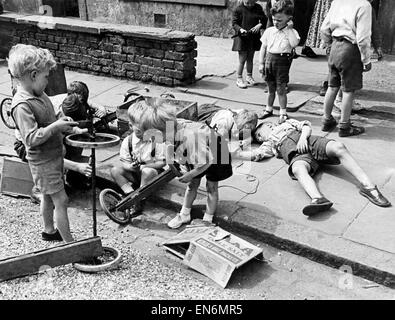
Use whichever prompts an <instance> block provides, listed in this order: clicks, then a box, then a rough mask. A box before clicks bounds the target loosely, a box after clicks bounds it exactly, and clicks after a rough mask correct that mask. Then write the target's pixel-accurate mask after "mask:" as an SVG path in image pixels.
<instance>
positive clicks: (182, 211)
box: [180, 206, 191, 216]
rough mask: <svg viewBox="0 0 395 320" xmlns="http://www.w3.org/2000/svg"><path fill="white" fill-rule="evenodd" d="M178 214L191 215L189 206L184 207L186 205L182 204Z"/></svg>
mask: <svg viewBox="0 0 395 320" xmlns="http://www.w3.org/2000/svg"><path fill="white" fill-rule="evenodd" d="M180 214H182V215H183V216H190V215H191V208H186V207H184V206H182V208H181V210H180Z"/></svg>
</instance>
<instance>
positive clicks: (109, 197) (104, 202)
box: [99, 189, 130, 225]
mask: <svg viewBox="0 0 395 320" xmlns="http://www.w3.org/2000/svg"><path fill="white" fill-rule="evenodd" d="M99 200H100V205H101V207H102V208H103V210H104V212H105V214H106V215H107V216H108V217H109V218H110V219H111V220H112V221H114V222H116V223H119V224H121V225H125V224H128V223H129V221H130V210H129V209H126V210H125V211H118V210H116V209H115V206H116V205H117V204H118V203H119V202H120V201H121V200H122V197H121V196H120V195H119V194H118V193H117V192H115V191H114V190H112V189H104V190H103V191H102V192H100V195H99Z"/></svg>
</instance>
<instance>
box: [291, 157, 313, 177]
mask: <svg viewBox="0 0 395 320" xmlns="http://www.w3.org/2000/svg"><path fill="white" fill-rule="evenodd" d="M308 171H309V165H308V163H307V162H305V161H296V162H294V163H293V164H292V173H293V174H294V175H295V177H298V176H300V175H301V174H303V173H306V172H308Z"/></svg>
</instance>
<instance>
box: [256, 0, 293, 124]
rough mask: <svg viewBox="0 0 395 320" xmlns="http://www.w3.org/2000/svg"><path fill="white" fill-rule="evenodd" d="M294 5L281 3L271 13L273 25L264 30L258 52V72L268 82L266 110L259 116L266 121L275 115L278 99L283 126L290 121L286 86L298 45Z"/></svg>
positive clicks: (284, 1) (286, 2)
mask: <svg viewBox="0 0 395 320" xmlns="http://www.w3.org/2000/svg"><path fill="white" fill-rule="evenodd" d="M293 10H294V8H293V5H292V2H290V1H289V0H288V1H286V0H280V1H278V2H276V3H275V4H274V6H273V7H272V8H271V10H270V14H271V15H272V18H273V23H274V26H273V27H270V28H268V29H266V30H265V32H264V33H263V35H262V37H261V42H262V46H261V50H260V52H259V72H261V73H262V74H263V75H264V77H265V81H266V83H267V87H268V89H269V95H268V100H267V105H266V109H265V111H264V112H262V113H261V114H259V115H258V117H259V119H265V118H267V117H270V116H272V115H273V104H274V100H275V98H276V92H277V97H278V101H279V104H280V118H279V122H280V123H282V122H284V121H285V120H286V119H288V115H287V84H288V82H289V70H290V68H291V63H292V51H293V50H294V49H295V48H296V46H297V45H298V43H299V40H300V37H299V34H298V32H297V31H296V30H295V29H293V27H292V26H293V23H292V15H293Z"/></svg>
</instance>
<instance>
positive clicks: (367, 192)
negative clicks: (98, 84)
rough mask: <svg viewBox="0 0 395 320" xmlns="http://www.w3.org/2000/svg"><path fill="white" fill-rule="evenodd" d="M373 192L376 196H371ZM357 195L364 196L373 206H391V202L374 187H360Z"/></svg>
mask: <svg viewBox="0 0 395 320" xmlns="http://www.w3.org/2000/svg"><path fill="white" fill-rule="evenodd" d="M374 191H376V192H377V195H375V194H373V192H374ZM359 193H360V194H361V195H362V196H364V197H365V198H368V200H369V201H370V202H372V203H373V204H375V205H376V206H379V207H390V206H391V202H389V201H388V200H387V198H386V197H384V196H383V195H382V194H381V192H380V191H379V189H378V188H377V186H374V188H365V187H361V189H360V190H359Z"/></svg>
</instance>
